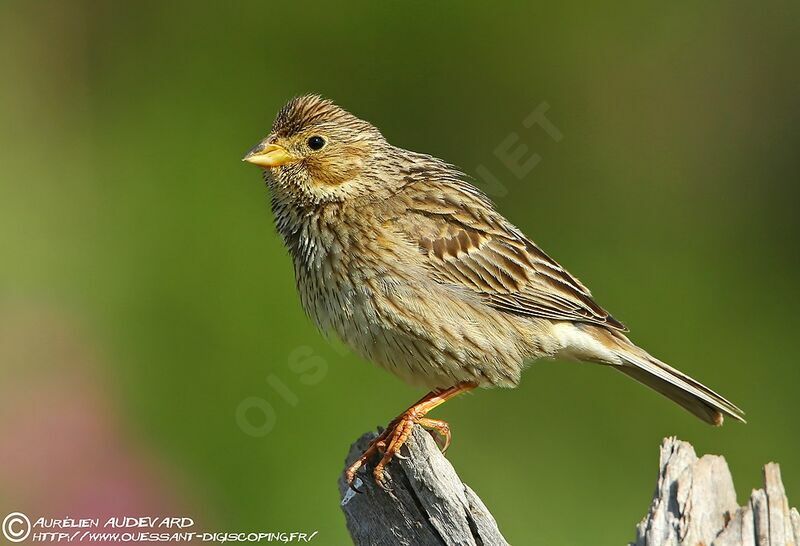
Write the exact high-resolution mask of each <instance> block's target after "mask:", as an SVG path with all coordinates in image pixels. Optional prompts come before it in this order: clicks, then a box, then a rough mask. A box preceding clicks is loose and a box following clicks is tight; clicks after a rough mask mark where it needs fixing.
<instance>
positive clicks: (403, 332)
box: [296, 264, 558, 389]
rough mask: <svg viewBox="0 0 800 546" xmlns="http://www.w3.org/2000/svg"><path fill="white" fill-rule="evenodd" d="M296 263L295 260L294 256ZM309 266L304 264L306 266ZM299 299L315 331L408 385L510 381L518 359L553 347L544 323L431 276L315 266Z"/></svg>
mask: <svg viewBox="0 0 800 546" xmlns="http://www.w3.org/2000/svg"><path fill="white" fill-rule="evenodd" d="M296 265H298V264H296ZM306 273H309V272H306ZM298 290H299V293H300V299H301V301H302V304H303V307H304V308H305V310H306V312H307V314H308V315H309V316H310V317H311V319H312V320H313V321H314V322H315V323H316V325H317V327H318V328H319V329H320V330H321V331H323V332H333V333H335V334H336V335H337V336H338V337H339V338H340V339H341V340H342V341H343V342H344V343H345V344H346V345H348V346H349V347H350V348H351V349H352V350H353V351H354V352H355V353H357V354H358V355H359V356H361V357H362V358H364V359H366V360H369V361H371V362H374V363H375V364H378V365H379V366H381V367H383V368H385V369H386V370H388V371H390V372H392V373H393V374H395V375H397V376H398V377H400V378H401V379H403V380H404V381H406V382H407V383H410V384H412V385H420V386H425V387H427V388H429V389H434V388H446V387H450V386H453V385H455V384H457V383H461V382H465V381H469V382H474V383H477V384H479V385H481V386H515V385H516V384H517V383H518V382H519V380H520V374H521V372H522V369H523V367H524V363H526V362H530V361H531V360H534V359H536V358H541V357H547V356H551V355H552V354H554V353H555V352H557V350H558V347H555V346H553V345H552V343H551V344H548V342H547V341H546V340H548V339H549V338H550V336H547V335H544V334H545V332H544V331H543V329H544V328H547V327H549V325H547V324H544V323H540V322H539V321H535V320H530V319H523V318H520V317H516V316H513V315H506V314H503V313H499V312H497V311H495V310H493V309H488V308H486V307H485V306H483V304H481V303H480V302H478V301H475V300H470V298H469V297H467V296H464V295H462V294H459V293H457V292H454V291H453V289H451V288H449V287H445V286H442V285H437V284H435V283H432V282H427V283H426V282H424V279H423V282H413V281H410V280H406V281H405V282H398V281H394V280H387V279H385V278H381V277H380V276H377V275H376V276H372V277H368V278H366V279H364V278H362V279H359V281H358V282H351V281H350V279H346V278H338V279H334V278H333V276H331V275H329V274H328V275H326V274H325V273H324V272H321V271H318V272H317V274H314V273H313V272H311V274H310V275H309V274H304V275H302V277H298Z"/></svg>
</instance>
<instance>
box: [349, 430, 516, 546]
mask: <svg viewBox="0 0 800 546" xmlns="http://www.w3.org/2000/svg"><path fill="white" fill-rule="evenodd" d="M376 436H377V434H376V433H374V432H370V433H367V434H365V435H364V436H362V437H361V438H359V439H358V441H357V442H356V443H355V444H353V445H352V446H351V448H350V454H349V455H348V456H347V466H349V465H350V464H351V463H352V462H353V461H354V460H355V459H356V458H357V457H358V456H359V455H361V453H362V452H363V451H364V450H365V449H366V448H367V445H368V444H369V442H370V441H371V440H372V439H373V438H375V437H376ZM402 454H403V456H405V457H407V458H406V459H396V460H393V461H392V464H391V465H389V467H388V468H387V470H386V477H387V483H388V487H389V489H390V490H389V491H388V492H387V491H384V490H383V489H381V488H380V487H379V486H377V485H376V484H375V482H374V481H373V480H372V474H369V475H368V477H367V478H365V479H364V480H361V479H359V478H356V481H355V483H354V484H353V485H355V486H356V487H357V488H358V489H359V490H360V491H362V493H356V492H354V491H353V490H351V489H350V488H348V486H347V484H345V483H344V480H343V479H342V478H340V479H339V491H340V493H341V495H342V510H343V511H344V514H345V517H346V518H347V529H348V530H349V531H350V536H351V537H352V538H353V542H354V543H355V544H357V545H359V546H362V545H367V544H369V545H385V544H397V545H401V546H417V545H419V546H428V545H430V546H434V545H435V546H441V545H442V544H459V545H462V544H463V545H476V546H477V545H486V546H489V545H495V544H497V545H506V544H508V543H507V542H506V540H505V539H504V538H503V535H501V534H500V531H499V530H498V529H497V524H496V523H495V521H494V518H493V517H492V514H490V513H489V510H487V509H486V506H484V505H483V503H482V502H481V500H480V499H479V498H478V495H476V494H475V492H474V491H472V489H470V488H469V487H468V486H467V485H465V484H464V483H462V482H461V479H460V478H459V477H458V474H456V471H455V470H454V469H453V466H452V465H451V464H450V462H449V461H448V460H447V459H445V457H444V455H442V454H441V453H440V451H439V447H438V446H437V445H436V442H434V441H433V438H431V436H430V434H428V433H427V432H425V431H424V430H423V429H422V428H420V427H418V426H417V427H414V432H413V433H412V435H411V438H410V439H409V441H408V443H407V444H406V445H405V447H403V450H402ZM374 463H375V461H373V464H374ZM371 471H372V466H369V467H368V469H367V472H371Z"/></svg>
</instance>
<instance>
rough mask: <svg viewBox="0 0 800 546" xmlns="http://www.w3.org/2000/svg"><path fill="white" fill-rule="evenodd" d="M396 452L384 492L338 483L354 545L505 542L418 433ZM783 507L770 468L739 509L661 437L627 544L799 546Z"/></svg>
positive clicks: (720, 463)
mask: <svg viewBox="0 0 800 546" xmlns="http://www.w3.org/2000/svg"><path fill="white" fill-rule="evenodd" d="M375 436H376V434H375V433H368V434H365V435H364V436H362V437H361V438H360V439H359V440H358V441H357V442H356V443H355V444H353V446H351V448H350V454H349V455H348V457H347V465H349V464H350V463H352V462H353V461H354V460H355V458H356V457H357V456H358V455H360V454H361V453H362V452H363V451H364V449H366V447H367V445H368V444H369V442H370V440H372V439H373V438H375ZM403 454H404V456H405V457H407V458H405V459H398V460H395V461H394V462H393V463H392V464H391V465H390V466H389V468H388V470H387V478H388V484H389V487H390V488H391V490H390V491H389V492H386V491H384V490H382V489H381V488H379V487H377V486H376V485H375V483H374V482H373V480H372V477H371V475H369V477H367V478H365V479H363V480H361V479H357V480H356V485H357V487H358V488H359V489H361V490H362V491H363V493H361V494H357V493H354V492H353V491H351V490H350V489H349V488H348V487H347V486H346V484H345V483H344V481H343V480H342V479H341V478H340V480H339V491H340V493H341V496H342V502H341V504H342V510H343V511H344V514H345V518H346V520H347V528H348V530H349V531H350V535H351V537H352V538H353V542H354V543H355V544H356V545H358V546H362V545H384V544H397V545H400V546H412V545H413V546H416V545H421V546H428V545H437V546H438V545H442V544H448V545H449V544H458V545H487V546H490V545H506V544H507V542H506V540H505V539H504V538H503V535H502V534H501V533H500V531H499V530H498V528H497V524H496V523H495V520H494V517H493V516H492V514H491V513H490V512H489V510H488V509H487V508H486V506H484V504H483V502H481V500H480V498H478V496H477V495H476V494H475V492H474V491H472V490H471V489H470V488H469V487H468V486H466V485H464V484H463V483H462V482H461V479H460V478H459V477H458V475H457V474H456V472H455V470H454V469H453V467H452V465H451V464H450V463H449V462H448V461H447V459H445V458H444V456H442V454H441V453H439V449H438V447H437V446H436V443H435V442H434V441H433V439H432V438H431V437H430V435H429V434H428V433H427V432H425V431H424V430H422V429H421V428H419V427H415V429H414V432H413V434H412V437H411V439H410V440H409V442H408V444H407V447H406V448H404V449H403ZM374 463H375V462H374V461H373V462H372V463H371V464H370V465H369V466H368V468H367V472H370V471H371V470H372V465H374ZM789 506H790V505H789V501H788V499H787V498H786V492H785V490H784V487H783V483H782V481H781V474H780V468H779V467H778V465H777V464H775V463H769V464H767V465H766V466H765V467H764V488H762V489H758V490H754V491H753V492H752V493H751V495H750V498H749V499H748V502H747V503H746V504H745V505H744V506H741V507H740V506H738V503H737V500H736V490H735V489H734V485H733V479H732V478H731V474H730V471H729V470H728V465H727V463H726V462H725V459H724V457H721V456H718V455H704V456H703V457H701V458H698V457H697V455H696V454H695V451H694V448H693V447H692V446H691V445H690V444H688V443H686V442H682V441H680V440H677V439H676V438H667V439H665V440H664V441H663V442H662V444H661V457H660V461H659V474H658V483H657V485H656V491H655V494H654V496H653V501H652V502H651V505H650V510H649V511H648V513H647V515H646V516H645V518H644V519H643V520H642V521H641V523H639V525H638V526H637V528H636V540H635V541H634V542H632V543H631V544H630V546H800V513H798V511H797V510H796V509H794V508H791V509H790V508H789Z"/></svg>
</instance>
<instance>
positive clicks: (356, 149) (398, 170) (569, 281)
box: [243, 94, 744, 488]
mask: <svg viewBox="0 0 800 546" xmlns="http://www.w3.org/2000/svg"><path fill="white" fill-rule="evenodd" d="M243 161H245V162H248V163H251V164H253V165H256V166H258V167H260V168H261V169H262V170H263V177H264V180H265V182H266V185H267V187H268V191H269V194H270V202H271V209H272V214H273V216H274V221H275V226H276V229H277V232H278V233H279V235H280V237H281V239H282V240H283V243H284V245H285V246H286V248H287V249H288V253H289V255H290V256H291V261H292V263H293V266H294V275H295V281H296V285H297V291H298V294H299V299H300V302H301V304H302V307H303V308H304V310H305V312H306V314H307V315H308V316H309V317H310V319H311V320H312V321H313V322H314V324H315V325H316V327H317V328H318V329H319V330H320V331H321V332H323V333H324V334H326V335H331V334H332V335H335V336H338V337H339V338H340V339H341V340H342V341H343V342H344V343H345V344H346V345H347V346H349V348H350V349H352V350H353V351H354V352H355V353H356V354H358V355H360V356H361V357H362V358H363V359H365V360H368V361H371V362H373V363H375V364H377V365H378V366H381V367H383V368H385V369H386V370H388V371H389V372H391V373H393V374H395V375H396V376H398V377H399V378H400V379H402V380H404V381H405V382H407V383H409V384H411V385H414V386H418V387H425V388H426V389H427V390H428V391H429V392H428V394H426V395H425V396H423V397H422V398H421V399H420V400H418V401H417V402H416V403H414V404H412V405H411V406H409V407H408V408H407V409H406V410H405V411H403V412H402V413H401V414H400V415H398V416H397V417H396V418H395V419H393V420H392V421H391V422H390V423H389V424H388V426H387V427H386V428H385V429H384V430H383V431H382V432H381V433H380V434H379V435H378V436H377V437H376V438H375V439H374V440H373V441H372V443H371V444H369V446H368V447H367V449H366V450H365V451H364V453H363V454H362V455H361V456H360V457H359V458H358V459H357V460H355V462H353V463H352V465H350V466H349V467H348V468H347V469H346V471H345V479H346V481H347V483H348V484H350V486H351V487H353V481H354V479H355V477H356V475H357V474H358V473H359V471H361V470H365V469H366V466H365V465H368V464H369V461H370V460H371V459H372V458H377V457H380V458H379V460H378V462H377V464H375V466H374V468H373V471H372V474H373V477H374V480H375V482H376V483H377V484H379V485H381V486H382V487H384V488H386V487H387V485H386V484H387V482H386V475H385V474H386V467H387V465H388V464H389V463H390V461H391V460H392V458H394V457H395V456H397V457H402V455H400V454H399V450H400V448H401V447H402V446H403V444H404V443H405V442H406V441H407V440H408V438H409V436H410V434H411V431H412V429H413V427H414V426H415V425H420V426H422V427H424V428H426V429H427V430H429V431H430V432H431V434H432V435H433V436H434V438H435V439H437V441H438V443H439V445H440V447H441V448H442V450H443V451H444V450H446V449H447V447H448V446H449V445H450V440H451V431H450V427H449V425H448V424H447V423H446V422H445V421H442V420H439V419H432V418H429V417H427V414H428V412H430V411H431V410H433V409H434V408H436V407H438V406H440V405H441V404H443V403H444V402H446V401H447V400H449V399H452V398H453V397H455V396H457V395H459V394H462V393H465V392H468V391H472V390H473V389H476V388H479V387H481V388H488V387H516V386H518V385H519V383H520V379H521V375H522V372H523V370H524V369H525V368H526V367H527V366H528V365H529V364H530V363H532V362H533V361H536V360H539V359H553V358H562V359H571V360H578V361H584V362H592V363H597V364H601V365H604V366H607V367H610V368H613V369H614V370H617V371H619V372H621V373H623V374H625V375H627V376H629V377H631V378H633V379H635V380H636V381H639V382H640V383H642V384H644V385H646V386H647V387H650V388H651V389H653V390H654V391H656V392H658V393H660V394H662V395H664V396H665V397H667V398H669V399H670V400H672V401H674V402H676V403H677V404H678V405H680V406H681V407H683V408H684V409H686V410H688V411H689V412H690V413H692V414H694V415H695V416H697V417H699V418H700V419H701V420H703V421H705V422H706V423H709V424H711V425H717V426H718V425H721V424H722V422H723V419H724V417H725V416H729V417H731V418H733V419H735V420H738V421H742V422H744V412H743V411H742V410H741V409H739V408H738V407H737V406H736V405H734V404H733V403H732V402H730V401H728V400H727V399H725V398H724V397H722V396H720V395H719V394H717V393H716V392H714V391H713V390H711V389H710V388H708V387H706V386H705V385H703V384H701V383H700V382H698V381H696V380H694V379H692V378H691V377H689V376H688V375H686V374H684V373H682V372H680V371H678V370H677V369H675V368H673V367H671V366H669V365H667V364H666V363H664V362H662V361H661V360H658V359H657V358H655V357H653V356H651V355H650V354H649V353H648V352H647V351H645V350H644V349H642V348H640V347H638V346H637V345H636V344H635V343H634V342H632V341H631V340H630V339H629V338H628V337H627V336H626V335H625V334H626V332H628V329H627V328H626V326H625V325H624V324H622V322H620V321H619V320H617V319H616V318H614V317H613V316H612V315H611V314H610V313H608V312H607V311H606V310H605V309H603V308H602V307H601V306H600V305H598V304H597V303H596V302H595V300H594V298H593V296H592V294H591V292H590V291H589V289H588V288H587V287H586V286H585V285H584V284H583V283H582V282H581V281H579V280H578V279H577V278H576V277H575V276H573V275H571V274H570V273H569V272H568V271H567V270H566V269H565V268H564V267H562V266H561V265H560V264H559V263H558V262H556V261H555V260H554V259H553V258H551V257H550V256H549V255H548V254H546V253H545V252H544V251H543V250H542V249H541V248H539V246H537V245H536V244H535V243H534V242H533V241H532V240H531V239H529V238H528V237H527V236H526V235H525V234H524V233H523V232H522V231H521V230H520V229H519V228H517V227H516V226H515V225H514V224H512V223H511V222H510V221H509V220H507V219H506V218H505V217H504V216H503V215H502V214H501V213H500V212H498V210H497V209H496V207H495V205H494V204H493V203H492V201H491V200H490V199H489V198H488V197H487V196H486V195H485V194H484V193H483V192H482V191H480V190H479V189H478V188H477V187H475V186H474V185H472V184H471V183H470V182H469V177H468V176H466V175H465V174H464V173H463V172H461V171H460V170H458V169H457V168H456V167H454V166H453V165H451V164H449V163H447V162H445V161H443V160H441V159H438V158H435V157H432V156H430V155H427V154H423V153H417V152H413V151H409V150H405V149H403V148H399V147H397V146H393V145H392V144H390V143H389V142H388V141H387V140H386V139H385V138H384V136H383V135H382V134H381V132H380V131H379V130H378V129H377V128H376V127H375V126H374V125H372V124H371V123H369V122H367V121H364V120H362V119H360V118H358V117H357V116H355V115H353V114H351V113H350V112H348V111H347V110H345V109H343V108H341V107H339V106H338V105H336V104H335V103H334V102H332V101H331V100H329V99H325V98H322V97H321V96H319V95H314V94H311V95H303V96H297V97H295V98H293V99H291V100H290V101H289V102H288V103H287V104H286V105H285V106H284V107H283V108H282V109H281V110H280V111H279V112H278V114H277V116H276V118H275V121H274V123H273V125H272V129H271V131H270V133H269V135H268V136H267V137H266V138H263V139H262V140H261V141H259V142H258V144H256V146H254V147H253V148H252V149H251V150H250V151H249V152H248V153H247V154H246V155H245V157H244V158H243Z"/></svg>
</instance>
